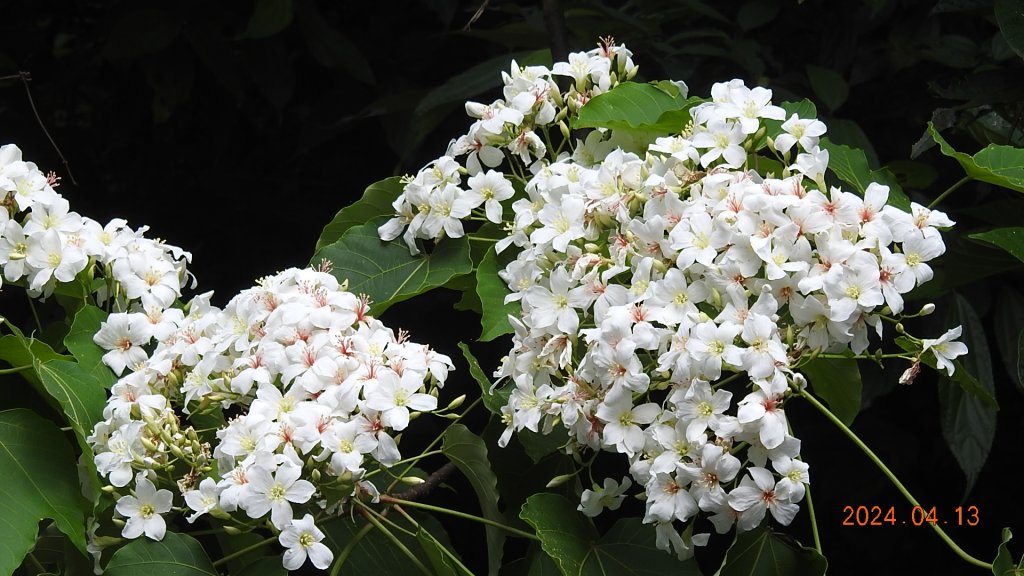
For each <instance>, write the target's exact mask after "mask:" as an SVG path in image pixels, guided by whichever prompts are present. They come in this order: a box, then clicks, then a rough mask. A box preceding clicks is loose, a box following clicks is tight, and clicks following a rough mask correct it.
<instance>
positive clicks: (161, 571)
mask: <svg viewBox="0 0 1024 576" xmlns="http://www.w3.org/2000/svg"><path fill="white" fill-rule="evenodd" d="M103 573H104V574H107V575H108V576H138V575H139V574H146V576H201V575H202V576H219V574H218V572H217V569H216V568H215V567H214V566H213V562H211V561H210V557H209V556H207V555H206V551H205V550H203V546H202V544H200V543H199V541H198V540H196V539H195V538H193V537H191V536H189V535H187V534H178V533H176V532H170V531H168V532H167V533H166V534H164V539H163V540H161V541H159V542H154V541H153V540H150V539H149V538H139V539H137V540H134V541H132V542H130V543H128V545H127V546H125V547H124V548H121V549H120V550H118V551H117V552H115V553H114V556H113V557H112V558H111V559H110V563H109V564H107V569H106V570H105V571H104V572H103Z"/></svg>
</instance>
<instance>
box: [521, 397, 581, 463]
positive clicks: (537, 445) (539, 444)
mask: <svg viewBox="0 0 1024 576" xmlns="http://www.w3.org/2000/svg"><path fill="white" fill-rule="evenodd" d="M509 389H511V386H510V387H509ZM516 436H518V437H519V443H520V444H522V445H523V450H524V451H525V452H526V455H527V456H529V457H530V460H533V461H534V462H535V463H536V462H540V461H541V460H543V459H544V458H546V457H547V456H548V455H550V454H554V453H555V452H558V451H560V450H561V449H562V447H564V446H565V445H566V444H567V443H568V442H569V431H568V430H566V428H565V426H556V427H555V429H554V430H552V431H551V432H548V433H547V434H542V433H540V432H532V431H530V430H526V429H523V430H520V431H518V432H516Z"/></svg>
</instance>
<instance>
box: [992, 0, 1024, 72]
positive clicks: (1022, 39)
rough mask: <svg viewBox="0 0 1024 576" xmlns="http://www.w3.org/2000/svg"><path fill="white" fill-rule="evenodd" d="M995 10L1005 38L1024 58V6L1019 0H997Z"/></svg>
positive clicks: (1000, 30)
mask: <svg viewBox="0 0 1024 576" xmlns="http://www.w3.org/2000/svg"><path fill="white" fill-rule="evenodd" d="M995 12H996V23H997V24H999V32H1000V33H1002V35H1003V39H1004V40H1006V43H1007V44H1009V45H1010V47H1011V48H1013V51H1014V52H1016V53H1017V55H1018V56H1020V57H1022V58H1024V6H1022V5H1021V3H1020V2H1019V0H996V5H995Z"/></svg>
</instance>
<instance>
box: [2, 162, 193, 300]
mask: <svg viewBox="0 0 1024 576" xmlns="http://www.w3.org/2000/svg"><path fill="white" fill-rule="evenodd" d="M58 181H59V178H57V177H56V176H54V175H52V174H51V175H49V176H47V175H44V174H43V173H42V172H41V171H40V170H39V168H38V167H37V166H36V165H35V164H34V163H33V162H27V161H24V160H22V159H21V150H20V149H19V148H18V147H17V146H15V145H14V144H7V145H4V146H0V193H2V194H3V198H2V200H0V204H2V205H3V208H4V209H3V210H0V266H2V267H3V277H4V278H5V279H6V280H7V281H8V282H17V281H22V280H23V281H24V282H25V283H26V287H27V290H28V293H29V295H30V296H33V297H44V298H45V297H47V296H49V295H50V294H51V293H52V292H53V290H54V288H55V287H56V286H57V284H58V283H69V282H72V281H74V280H75V278H76V276H78V275H79V273H81V272H83V271H85V270H87V269H93V270H94V271H95V272H99V273H100V274H102V275H103V276H104V277H105V278H107V279H109V280H110V281H109V282H107V283H99V284H98V285H97V287H96V296H97V298H98V299H99V300H100V301H107V300H108V299H109V298H115V299H116V300H117V303H118V305H121V306H124V305H125V304H126V303H127V302H129V301H131V302H134V303H136V304H137V305H138V306H139V307H140V309H142V310H147V311H152V312H153V313H154V314H158V313H159V311H160V310H162V309H164V308H167V307H169V306H170V305H171V304H172V303H173V302H174V301H175V299H176V298H178V297H179V296H181V289H182V288H183V287H184V286H185V284H186V282H187V280H188V272H187V271H186V268H185V267H186V266H187V264H188V262H189V261H190V260H191V258H192V257H191V255H190V254H189V253H187V252H184V251H183V250H181V249H180V248H177V247H174V246H169V245H167V244H164V243H163V242H160V241H159V240H154V239H151V238H146V237H145V236H143V234H144V233H145V232H146V230H147V228H145V227H143V228H140V229H138V230H132V229H131V228H129V227H128V224H127V222H125V221H124V220H121V219H115V220H111V221H110V222H108V223H107V224H106V225H103V224H100V223H99V222H96V221H95V220H93V219H91V218H88V217H85V216H81V215H79V214H78V213H77V212H73V211H71V210H70V204H69V203H68V201H67V200H66V199H65V198H64V197H63V196H61V195H60V194H59V193H57V192H56V190H54V188H55V187H57V186H58V185H59V183H58ZM89 279H90V280H91V279H92V276H91V275H90V277H89ZM90 288H91V286H90Z"/></svg>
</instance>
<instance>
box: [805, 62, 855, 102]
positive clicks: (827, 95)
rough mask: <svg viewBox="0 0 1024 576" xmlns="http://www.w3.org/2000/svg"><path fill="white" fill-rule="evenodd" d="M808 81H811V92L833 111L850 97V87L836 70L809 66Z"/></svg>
mask: <svg viewBox="0 0 1024 576" xmlns="http://www.w3.org/2000/svg"><path fill="white" fill-rule="evenodd" d="M807 79H808V80H810V81H811V90H814V95H815V96H817V97H818V100H820V101H821V102H822V103H823V104H825V106H826V107H827V108H828V109H829V110H832V111H835V110H836V109H837V108H839V107H840V106H842V105H843V103H844V102H846V98H847V97H848V96H849V95H850V87H849V86H847V85H846V80H845V79H844V78H843V77H842V76H841V75H840V74H839V73H838V72H836V71H835V70H832V69H831V68H824V67H822V66H814V65H813V64H808V65H807Z"/></svg>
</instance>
